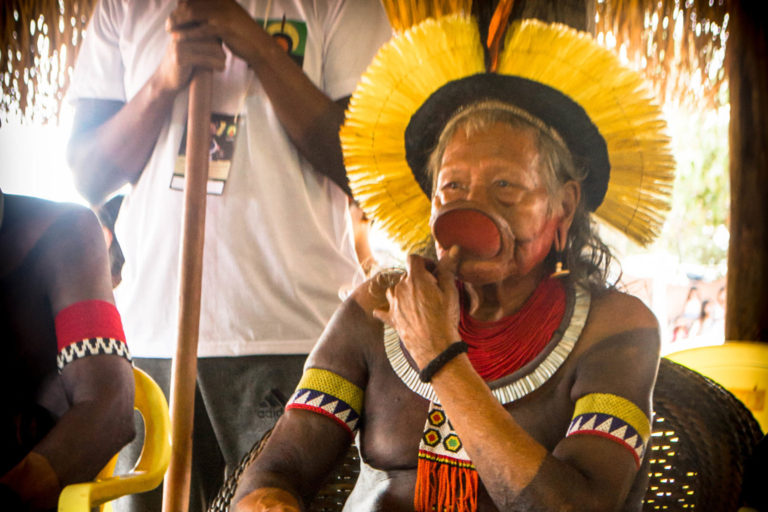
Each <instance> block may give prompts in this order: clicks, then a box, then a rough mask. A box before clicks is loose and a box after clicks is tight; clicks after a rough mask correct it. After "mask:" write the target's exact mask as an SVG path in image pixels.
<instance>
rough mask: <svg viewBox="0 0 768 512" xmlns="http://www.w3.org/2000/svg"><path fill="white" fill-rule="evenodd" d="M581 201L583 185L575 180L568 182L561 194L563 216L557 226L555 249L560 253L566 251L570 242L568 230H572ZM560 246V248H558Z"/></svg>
mask: <svg viewBox="0 0 768 512" xmlns="http://www.w3.org/2000/svg"><path fill="white" fill-rule="evenodd" d="M579 201H581V184H579V182H577V181H574V180H570V181H568V182H566V183H565V184H564V185H563V188H562V190H561V194H560V207H561V208H562V210H561V211H562V216H561V218H560V223H559V224H558V226H557V237H556V240H555V245H556V247H555V248H556V249H557V250H558V251H562V250H564V249H565V244H566V241H567V240H568V230H570V229H571V224H572V223H573V217H574V216H575V215H576V208H577V207H578V206H579ZM558 245H559V246H560V247H557V246H558Z"/></svg>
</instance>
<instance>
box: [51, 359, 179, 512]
mask: <svg viewBox="0 0 768 512" xmlns="http://www.w3.org/2000/svg"><path fill="white" fill-rule="evenodd" d="M133 376H134V380H135V381H136V394H135V398H134V408H135V409H136V410H138V411H139V413H141V415H142V417H143V419H144V446H143V447H142V450H141V455H140V456H139V460H138V461H136V465H135V466H134V468H133V470H132V471H131V472H130V473H127V474H124V475H114V476H112V473H113V472H114V469H115V465H116V464H117V455H115V456H114V457H113V458H112V460H110V461H109V463H108V464H107V465H106V466H105V467H104V469H102V470H101V472H100V473H99V474H98V475H97V476H96V479H95V480H94V481H92V482H85V483H80V484H72V485H68V486H66V487H65V488H64V490H63V491H62V492H61V495H60V496H59V512H90V511H91V509H92V508H93V507H96V506H99V510H102V511H104V510H111V506H110V504H109V503H108V502H110V501H112V500H114V499H117V498H119V497H121V496H125V495H126V494H136V493H141V492H146V491H149V490H152V489H154V488H155V487H157V486H158V485H160V482H162V481H163V477H164V476H165V470H166V469H167V468H168V462H169V460H170V458H171V421H170V416H169V414H168V402H167V401H166V400H165V395H163V391H162V390H161V389H160V386H158V385H157V383H156V382H155V381H154V380H152V378H151V377H150V376H149V375H147V374H146V373H144V372H143V371H142V370H139V369H138V368H134V369H133Z"/></svg>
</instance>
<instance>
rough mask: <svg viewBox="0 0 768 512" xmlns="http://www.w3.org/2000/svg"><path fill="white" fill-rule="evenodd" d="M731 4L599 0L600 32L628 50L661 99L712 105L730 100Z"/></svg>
mask: <svg viewBox="0 0 768 512" xmlns="http://www.w3.org/2000/svg"><path fill="white" fill-rule="evenodd" d="M727 7H728V6H727V5H726V1H725V0H653V1H650V0H598V2H597V18H598V19H597V34H598V38H602V42H603V44H606V45H607V46H610V45H611V44H612V41H610V39H613V40H614V41H615V45H616V48H619V49H620V51H621V52H622V54H623V53H624V52H626V55H627V59H628V60H629V62H630V64H631V65H632V66H633V67H634V68H635V69H638V70H642V71H643V72H644V73H645V75H646V77H647V78H648V80H649V81H650V82H651V83H652V84H653V85H654V87H655V89H656V92H657V95H658V98H659V101H660V102H665V101H669V100H672V101H677V102H680V103H684V104H685V103H687V104H692V105H699V106H702V103H703V106H706V107H714V106H717V105H720V104H723V103H727V101H728V100H727V95H725V94H724V93H725V91H724V87H722V86H723V84H724V83H725V81H726V70H725V43H726V40H727V38H728V17H729V16H728V13H727ZM622 47H623V50H621V48H622ZM721 91H722V92H721Z"/></svg>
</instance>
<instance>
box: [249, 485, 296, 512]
mask: <svg viewBox="0 0 768 512" xmlns="http://www.w3.org/2000/svg"><path fill="white" fill-rule="evenodd" d="M301 510H303V509H302V507H301V505H299V502H298V501H297V500H296V498H294V496H293V494H291V493H289V492H288V491H285V490H283V489H280V488H277V487H262V488H260V489H256V490H255V491H252V492H251V493H249V494H247V495H245V497H243V499H241V500H240V501H238V502H237V503H236V504H235V512H301Z"/></svg>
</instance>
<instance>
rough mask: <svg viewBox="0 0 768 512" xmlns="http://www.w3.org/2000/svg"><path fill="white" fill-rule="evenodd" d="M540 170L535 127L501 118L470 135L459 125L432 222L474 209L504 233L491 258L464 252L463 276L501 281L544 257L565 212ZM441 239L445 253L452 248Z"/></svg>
mask: <svg viewBox="0 0 768 512" xmlns="http://www.w3.org/2000/svg"><path fill="white" fill-rule="evenodd" d="M540 169H541V159H540V155H539V151H538V148H537V145H536V135H535V133H534V132H533V130H532V129H528V128H521V127H513V126H510V125H508V124H506V123H500V122H499V123H494V124H492V125H490V126H489V127H487V128H484V129H481V130H479V131H477V132H475V133H472V134H471V135H467V133H466V132H465V130H463V129H461V128H459V129H458V130H457V131H456V133H455V134H454V135H453V137H452V138H451V140H450V141H449V142H448V145H447V146H446V149H445V152H444V154H443V158H442V161H441V164H440V167H439V170H438V175H437V180H436V186H435V194H434V198H433V200H432V224H433V225H434V222H435V219H436V218H437V217H438V216H439V215H440V214H441V213H444V212H446V211H449V210H452V209H455V208H469V209H474V210H477V211H480V212H482V213H484V214H486V215H487V216H488V217H489V218H490V219H491V220H493V222H494V223H495V224H496V227H497V228H498V230H499V233H500V238H501V244H500V248H499V250H498V252H496V253H495V254H494V255H492V256H490V257H488V255H477V254H472V253H471V252H469V251H462V256H461V264H460V265H459V277H460V278H461V279H462V280H464V281H466V282H470V283H474V284H489V283H493V282H500V281H502V280H504V279H506V278H508V277H521V276H524V275H526V274H528V273H530V272H531V271H532V270H534V269H535V268H536V267H537V266H538V265H540V264H541V263H542V262H543V261H544V259H545V258H546V256H547V254H548V253H549V251H550V249H551V247H552V242H553V240H554V235H555V230H556V228H557V226H558V223H559V220H560V217H561V213H560V208H557V207H554V208H553V206H552V205H553V204H555V203H554V202H551V201H550V198H549V195H548V190H547V187H546V184H545V182H544V176H543V175H542V171H541V170H540ZM433 231H434V229H433ZM436 238H437V237H436ZM439 241H440V239H439V238H438V243H437V253H438V257H442V255H443V254H444V252H446V251H447V250H448V249H449V248H450V247H442V246H441V245H440V243H439Z"/></svg>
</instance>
